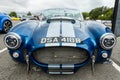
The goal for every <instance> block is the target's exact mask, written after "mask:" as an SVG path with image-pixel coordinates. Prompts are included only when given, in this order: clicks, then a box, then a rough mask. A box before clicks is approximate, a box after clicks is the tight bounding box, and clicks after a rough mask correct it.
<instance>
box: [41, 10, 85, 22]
mask: <svg viewBox="0 0 120 80" xmlns="http://www.w3.org/2000/svg"><path fill="white" fill-rule="evenodd" d="M57 10H58V11H60V12H58V11H57ZM63 11H64V12H63ZM61 13H62V14H61ZM56 14H58V16H57V15H56ZM63 14H64V15H63ZM65 14H69V15H68V16H65ZM70 14H71V15H73V16H71V17H70ZM41 15H42V16H43V17H45V18H46V19H51V18H58V17H62V18H67V17H68V18H72V19H76V20H81V21H82V20H84V19H83V15H82V13H81V12H80V11H79V10H77V9H70V8H50V9H45V10H42V11H41ZM75 17H76V18H75Z"/></svg>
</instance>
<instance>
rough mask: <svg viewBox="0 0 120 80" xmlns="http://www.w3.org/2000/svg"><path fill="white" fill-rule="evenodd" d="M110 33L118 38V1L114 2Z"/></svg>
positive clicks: (119, 15) (119, 3) (119, 27)
mask: <svg viewBox="0 0 120 80" xmlns="http://www.w3.org/2000/svg"><path fill="white" fill-rule="evenodd" d="M112 31H113V32H114V34H115V35H116V37H119V36H120V0H115V7H114V13H113V20H112Z"/></svg>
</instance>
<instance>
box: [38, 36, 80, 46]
mask: <svg viewBox="0 0 120 80" xmlns="http://www.w3.org/2000/svg"><path fill="white" fill-rule="evenodd" d="M44 43H81V39H80V38H75V37H47V38H40V44H44Z"/></svg>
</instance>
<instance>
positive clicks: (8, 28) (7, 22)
mask: <svg viewBox="0 0 120 80" xmlns="http://www.w3.org/2000/svg"><path fill="white" fill-rule="evenodd" d="M3 27H4V32H8V31H9V30H10V28H11V27H12V24H11V22H10V21H5V22H4V24H3Z"/></svg>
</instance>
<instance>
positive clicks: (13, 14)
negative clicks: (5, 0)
mask: <svg viewBox="0 0 120 80" xmlns="http://www.w3.org/2000/svg"><path fill="white" fill-rule="evenodd" d="M9 16H10V17H17V13H16V12H14V11H13V12H10V13H9Z"/></svg>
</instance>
